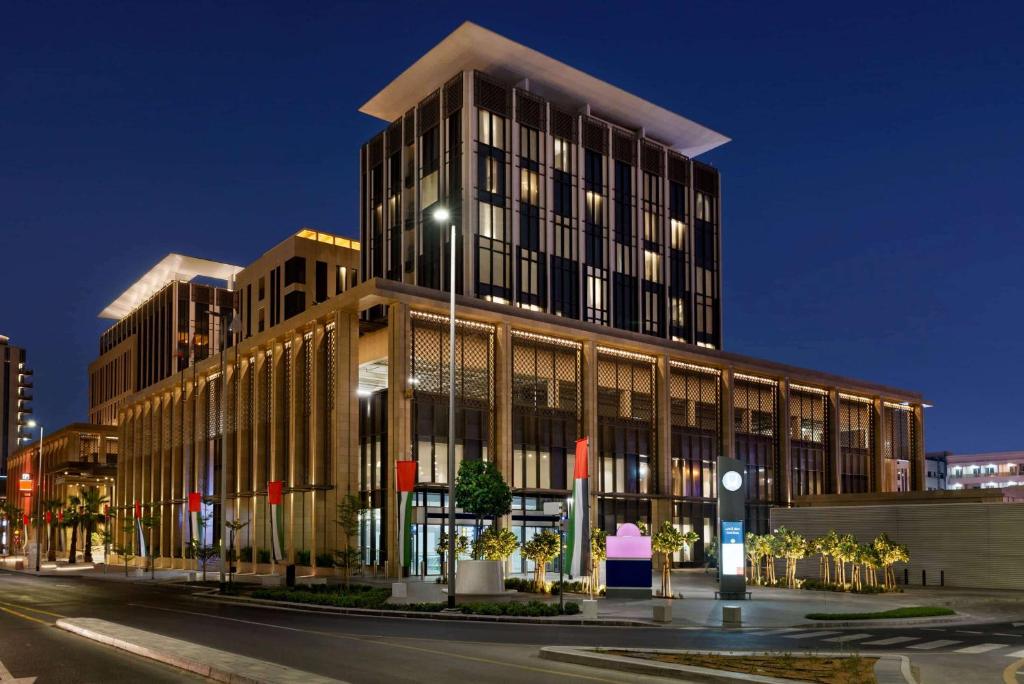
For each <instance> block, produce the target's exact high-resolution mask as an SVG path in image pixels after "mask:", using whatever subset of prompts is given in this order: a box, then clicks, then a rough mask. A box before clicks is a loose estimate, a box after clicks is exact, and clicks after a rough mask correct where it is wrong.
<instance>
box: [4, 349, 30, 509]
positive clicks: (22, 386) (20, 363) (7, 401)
mask: <svg viewBox="0 0 1024 684" xmlns="http://www.w3.org/2000/svg"><path fill="white" fill-rule="evenodd" d="M26 359H27V354H26V353H25V350H24V349H22V348H21V347H15V346H14V345H13V344H11V342H10V338H8V337H7V336H6V335H0V364H2V375H0V498H3V497H4V495H5V493H6V491H7V481H6V480H7V461H8V459H9V458H10V457H11V455H12V454H13V453H14V452H15V451H17V449H18V447H19V445H20V444H21V443H22V442H27V441H28V440H29V438H30V437H29V433H28V430H27V428H26V423H27V422H28V418H29V415H30V414H31V413H32V407H31V406H30V404H29V402H31V401H32V370H31V369H29V368H28V367H27V366H26V362H27V361H26Z"/></svg>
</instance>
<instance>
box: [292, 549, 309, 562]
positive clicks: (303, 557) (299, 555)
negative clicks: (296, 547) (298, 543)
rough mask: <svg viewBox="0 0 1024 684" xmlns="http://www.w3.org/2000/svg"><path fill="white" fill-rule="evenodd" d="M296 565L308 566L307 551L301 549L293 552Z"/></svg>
mask: <svg viewBox="0 0 1024 684" xmlns="http://www.w3.org/2000/svg"><path fill="white" fill-rule="evenodd" d="M295 564H296V565H309V549H302V550H301V551H296V552H295Z"/></svg>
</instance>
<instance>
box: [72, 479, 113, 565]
mask: <svg viewBox="0 0 1024 684" xmlns="http://www.w3.org/2000/svg"><path fill="white" fill-rule="evenodd" d="M107 501H109V499H108V498H107V497H105V496H103V495H102V494H100V490H99V489H98V488H97V487H89V488H88V489H86V490H85V491H84V492H83V493H82V497H81V502H82V512H81V514H80V516H79V522H80V524H81V526H82V532H83V535H84V537H85V539H84V540H83V542H82V546H83V547H84V548H83V551H84V553H85V557H84V560H85V562H86V563H92V533H93V530H94V528H95V527H96V523H98V522H100V521H102V520H103V513H101V510H102V509H103V504H105V503H107Z"/></svg>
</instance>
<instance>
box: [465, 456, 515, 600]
mask: <svg viewBox="0 0 1024 684" xmlns="http://www.w3.org/2000/svg"><path fill="white" fill-rule="evenodd" d="M455 505H456V506H458V507H460V508H461V509H462V510H463V511H465V512H467V513H470V514H471V515H472V516H473V517H474V518H476V538H477V539H479V538H480V537H481V536H482V528H483V524H484V519H485V518H490V520H491V529H492V530H497V528H498V520H499V519H500V518H501V517H502V516H503V515H507V514H508V513H510V512H511V511H512V490H511V489H509V487H508V484H506V483H505V478H503V477H502V476H501V472H500V471H499V470H498V468H497V467H496V466H495V465H494V464H493V463H489V462H486V461H463V462H462V464H461V465H460V466H459V474H458V477H457V478H456V479H455ZM495 533H496V532H495ZM484 548H485V545H484V544H474V545H473V559H472V560H467V561H462V562H461V563H459V567H458V586H457V588H458V591H459V593H461V594H500V593H503V592H504V591H505V572H504V565H505V564H504V562H503V561H502V560H487V559H485V558H483V557H482V555H483V552H484ZM513 550H514V549H513Z"/></svg>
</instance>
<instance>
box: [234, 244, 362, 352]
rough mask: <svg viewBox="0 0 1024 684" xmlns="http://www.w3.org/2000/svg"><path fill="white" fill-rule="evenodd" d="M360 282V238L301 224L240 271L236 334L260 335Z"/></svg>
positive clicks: (245, 335) (237, 279)
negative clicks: (298, 228)
mask: <svg viewBox="0 0 1024 684" xmlns="http://www.w3.org/2000/svg"><path fill="white" fill-rule="evenodd" d="M358 283H359V241H358V240H350V239H349V238H344V237H338V236H336V235H331V234H330V233H324V232H321V231H318V230H314V229H312V228H303V229H302V230H300V231H299V232H298V233H296V234H295V235H292V236H291V237H289V238H288V239H287V240H284V241H283V242H281V243H279V244H278V245H277V246H275V247H273V248H271V249H270V250H269V251H267V252H266V253H265V254H264V255H263V256H261V257H260V258H259V259H257V260H256V261H254V262H253V263H251V264H249V265H248V266H246V267H245V268H244V269H242V270H241V271H239V273H238V277H237V278H236V280H235V291H236V292H237V293H238V294H237V301H238V313H239V320H240V322H241V325H240V329H239V330H238V333H239V335H240V337H241V339H247V338H249V337H252V336H253V335H258V334H260V333H261V332H263V331H265V330H266V329H267V328H271V327H273V326H275V325H278V324H279V323H282V322H283V321H287V320H288V319H290V318H293V317H294V316H297V315H299V314H301V313H303V312H304V311H305V310H306V309H309V308H312V307H313V306H315V305H317V304H322V303H323V302H326V301H327V300H328V299H329V298H330V297H333V296H335V295H339V294H341V293H342V292H344V291H345V290H348V289H349V288H351V287H353V286H355V285H357V284H358Z"/></svg>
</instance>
